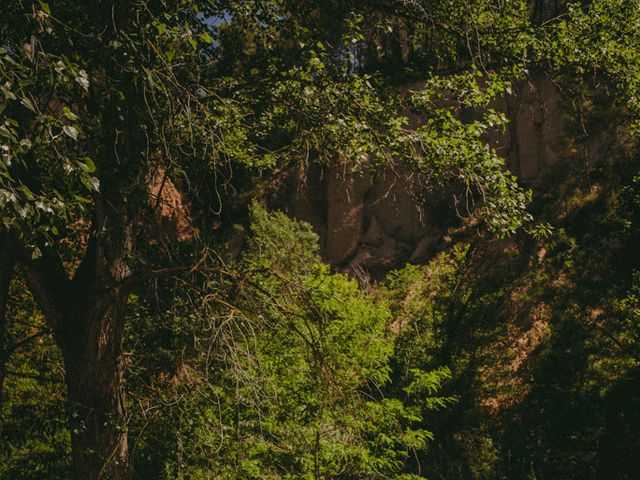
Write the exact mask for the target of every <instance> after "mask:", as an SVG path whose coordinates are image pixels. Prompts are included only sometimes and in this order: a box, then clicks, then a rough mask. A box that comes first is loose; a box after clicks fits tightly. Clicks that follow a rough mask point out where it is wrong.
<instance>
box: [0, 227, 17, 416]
mask: <svg viewBox="0 0 640 480" xmlns="http://www.w3.org/2000/svg"><path fill="white" fill-rule="evenodd" d="M15 263H16V257H15V252H14V248H13V239H12V238H11V236H10V234H9V232H7V231H5V230H1V229H0V405H2V400H3V398H4V379H5V376H6V368H5V367H6V364H7V360H8V358H9V353H10V348H9V340H8V332H7V318H6V315H7V300H8V296H9V286H10V284H11V278H12V277H13V270H14V268H15Z"/></svg>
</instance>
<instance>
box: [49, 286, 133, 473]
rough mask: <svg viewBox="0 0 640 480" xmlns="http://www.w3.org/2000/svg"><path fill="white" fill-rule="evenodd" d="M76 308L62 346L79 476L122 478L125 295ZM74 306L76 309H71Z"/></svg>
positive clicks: (108, 296) (105, 297)
mask: <svg viewBox="0 0 640 480" xmlns="http://www.w3.org/2000/svg"><path fill="white" fill-rule="evenodd" d="M82 303H84V304H85V305H87V308H84V309H83V310H85V311H75V312H73V313H72V315H74V316H79V317H80V318H73V321H71V322H68V323H67V325H75V326H77V330H74V329H70V330H66V329H65V330H66V331H64V332H63V338H62V339H61V342H60V343H61V346H62V350H63V356H64V361H65V369H66V382H67V391H68V397H67V399H68V404H69V409H70V412H69V413H70V418H71V421H70V426H71V447H72V455H73V469H74V477H75V479H76V480H97V479H101V480H119V479H123V478H126V476H127V474H128V471H129V458H128V447H127V428H126V427H127V426H126V405H125V389H124V378H123V362H122V340H123V333H124V308H125V304H126V293H124V292H122V291H120V290H116V291H112V292H109V293H103V294H101V295H99V296H96V297H95V298H92V299H90V301H88V302H86V303H85V302H82ZM72 310H74V309H72Z"/></svg>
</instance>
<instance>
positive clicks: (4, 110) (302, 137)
mask: <svg viewBox="0 0 640 480" xmlns="http://www.w3.org/2000/svg"><path fill="white" fill-rule="evenodd" d="M338 3H339V6H338V5H337V4H336V5H335V6H336V9H335V10H330V11H329V13H323V11H324V7H325V5H324V4H323V3H322V2H321V3H320V4H318V2H314V1H308V2H306V1H305V2H286V1H272V2H257V1H256V2H234V1H229V2H227V1H220V2H218V1H204V0H202V1H198V0H187V1H177V0H176V1H153V0H128V1H123V2H114V3H113V4H110V3H108V2H103V1H97V0H93V1H86V2H75V1H70V0H69V1H65V0H59V1H55V2H53V1H52V2H50V3H46V2H44V1H38V2H35V1H30V0H10V1H7V2H4V3H3V5H2V6H1V7H0V15H1V18H2V19H3V20H2V22H1V23H0V37H1V43H2V50H1V51H0V84H1V85H0V91H1V93H2V99H1V100H0V142H1V145H0V149H1V152H0V154H1V155H2V157H1V162H0V208H1V209H2V221H3V225H2V237H3V240H2V241H3V242H8V243H5V246H4V247H3V264H6V265H3V266H2V278H3V279H4V278H8V277H10V272H11V271H12V265H11V264H12V263H13V262H12V259H13V260H15V261H16V263H17V264H18V265H19V267H20V268H21V269H22V271H23V272H24V277H25V279H26V282H27V284H28V285H29V288H30V290H31V292H32V293H33V295H34V297H35V300H36V302H37V303H38V305H39V307H40V309H41V310H42V312H43V314H44V315H45V317H46V320H47V323H48V325H49V326H50V327H51V329H52V330H53V332H54V336H55V338H56V342H57V344H58V346H59V347H60V349H61V351H62V355H63V358H64V364H65V372H66V383H67V392H68V403H69V407H70V412H71V413H70V424H71V431H72V451H73V464H74V472H75V477H76V478H78V479H94V478H115V479H118V478H123V477H125V476H126V474H127V471H128V469H129V466H128V464H129V461H128V445H127V435H126V430H127V427H126V401H125V389H124V382H123V368H124V367H123V359H122V336H123V332H124V319H125V311H126V305H127V299H128V297H129V294H130V292H131V288H132V286H133V285H134V284H135V283H136V282H137V281H142V279H144V278H146V277H148V276H150V275H151V276H153V275H158V274H160V270H162V269H159V268H154V267H153V266H150V265H148V264H146V261H147V260H149V259H146V260H145V258H144V257H143V256H142V255H141V252H140V250H139V249H137V246H138V245H140V244H141V243H148V242H149V241H150V239H151V238H152V233H151V232H150V231H149V229H148V228H145V226H146V225H148V224H149V218H150V216H151V215H152V211H153V206H154V199H151V200H150V195H149V188H148V183H149V178H152V177H154V175H157V173H158V172H162V174H161V176H162V178H163V180H162V182H161V185H165V184H166V183H167V182H168V181H173V182H175V183H176V184H178V185H180V184H188V183H195V182H196V179H199V180H202V178H206V179H207V180H209V181H210V182H211V184H213V185H214V187H210V190H211V191H213V193H212V194H211V197H212V198H217V197H218V195H217V191H216V189H217V188H219V187H220V186H221V185H224V184H226V183H229V182H230V181H231V180H232V179H231V178H230V175H231V173H230V172H235V171H239V172H242V173H241V174H240V175H241V176H243V178H242V181H240V182H239V183H240V184H243V182H244V184H247V183H248V184H249V185H251V184H252V183H254V182H255V176H256V174H268V172H270V171H276V170H277V168H280V167H282V166H283V165H288V164H291V163H292V162H294V163H300V162H306V161H307V160H315V161H318V162H321V163H324V164H346V165H348V166H349V168H351V169H354V170H357V169H362V168H370V167H372V166H377V165H384V166H385V167H386V168H392V169H400V168H403V169H411V170H413V171H415V172H417V173H418V174H419V175H420V178H421V181H423V182H424V184H425V186H427V187H430V188H436V187H441V186H443V185H450V184H452V183H453V184H454V185H456V186H457V187H459V188H461V190H462V191H467V192H474V191H475V192H476V193H477V194H478V198H480V199H482V202H481V204H482V208H481V211H484V212H485V213H486V215H485V216H484V217H483V218H485V219H486V220H487V223H488V225H489V227H491V228H492V229H494V230H497V231H500V232H503V233H509V232H512V231H514V230H515V229H517V228H519V227H520V226H521V225H522V224H523V223H526V222H527V221H528V220H529V218H530V217H529V216H528V214H527V213H526V210H525V209H526V203H527V200H528V194H527V193H526V192H523V191H522V190H521V189H520V188H519V187H518V186H517V184H516V182H515V180H514V179H513V178H512V177H511V175H510V174H508V173H507V172H505V171H504V170H503V163H502V161H501V160H500V159H499V157H497V155H496V154H495V152H492V151H491V150H490V149H488V148H487V147H486V145H485V143H484V142H483V140H482V135H483V134H484V133H485V132H486V131H487V129H489V128H490V127H491V126H493V125H498V124H501V123H504V119H503V118H502V117H501V116H500V115H498V114H497V113H495V112H492V111H491V110H487V112H486V114H485V115H483V117H482V118H481V119H480V120H476V121H472V122H465V121H463V120H461V117H460V116H458V115H457V113H458V112H459V111H460V109H465V108H469V107H479V106H486V105H488V102H489V100H490V99H491V98H492V97H493V96H494V95H496V94H499V93H501V92H503V91H505V89H507V88H508V80H509V79H510V78H513V77H514V76H517V75H519V73H518V72H520V70H519V69H518V68H513V67H512V66H511V65H509V64H508V62H506V63H505V62H502V63H498V64H495V68H494V67H492V69H491V71H489V70H487V67H486V65H489V64H490V63H492V62H493V60H492V55H494V53H495V52H498V53H499V52H501V51H512V50H513V48H515V47H514V45H515V44H516V42H515V41H514V38H513V37H512V36H509V35H506V36H503V37H504V42H503V43H502V44H501V46H496V45H494V44H493V43H492V42H495V41H496V38H498V36H496V32H495V28H494V27H496V26H498V25H503V24H504V23H505V22H508V21H509V19H510V18H513V19H515V20H514V21H516V20H517V24H518V25H521V24H523V22H525V23H526V15H523V12H525V13H526V9H525V10H522V8H512V7H508V8H507V7H505V8H503V9H502V10H499V11H498V13H496V12H495V11H494V10H493V9H492V8H491V7H490V6H486V5H483V4H482V3H479V5H478V9H477V10H473V11H471V13H470V12H469V11H468V9H466V8H465V5H466V3H465V2H457V3H456V8H455V9H454V11H455V15H454V16H453V17H452V18H451V19H449V20H447V18H448V15H449V14H448V11H449V10H448V7H447V8H445V6H446V5H448V4H449V3H450V2H441V3H440V2H438V3H437V5H435V6H433V7H429V8H432V10H431V11H429V9H425V6H424V5H422V3H420V2H407V3H406V4H405V3H397V2H388V3H387V2H372V3H371V4H369V3H366V4H365V5H362V6H359V2H358V3H357V4H355V3H354V4H350V3H349V4H342V2H338ZM378 3H379V4H378ZM516 3H517V4H518V5H519V6H520V7H522V5H523V3H522V2H519V3H518V2H516ZM389 14H392V16H393V17H394V18H397V22H398V24H399V25H400V24H401V25H403V26H402V27H399V28H408V26H412V25H413V26H415V27H416V32H418V33H416V35H417V37H416V38H418V37H420V38H422V36H425V35H426V34H427V33H429V34H434V33H436V34H437V33H438V32H439V33H441V34H442V36H441V37H438V38H443V41H442V43H438V45H437V48H435V47H434V49H435V50H429V48H428V47H425V46H424V45H425V43H424V39H423V41H422V42H418V43H419V45H417V46H416V51H418V52H420V55H419V57H420V58H425V56H426V57H427V58H428V57H429V55H430V52H431V53H433V52H434V51H435V52H436V53H438V52H440V53H438V55H437V56H438V58H439V59H440V60H441V63H442V64H446V65H450V64H451V63H452V62H454V61H457V62H459V63H460V64H462V65H463V69H462V72H461V73H459V74H455V75H453V76H450V75H447V76H442V75H439V74H438V71H437V69H435V68H434V66H433V65H434V63H437V62H427V64H426V66H424V65H423V67H424V68H426V70H425V72H426V74H427V75H428V76H429V78H430V81H429V82H427V86H426V87H425V88H424V89H419V90H417V91H416V92H414V93H413V94H411V95H408V96H407V95H400V94H399V93H398V92H397V91H395V90H394V89H393V88H391V80H392V79H391V77H389V76H388V75H385V74H384V72H383V71H382V70H378V71H376V70H375V69H372V68H373V65H374V64H375V62H373V61H367V62H368V63H365V64H363V63H362V59H361V58H360V57H359V55H358V51H359V49H361V48H364V47H365V46H366V44H367V42H366V41H365V40H366V39H365V38H364V37H363V32H365V33H367V32H369V33H367V34H371V35H373V33H372V32H374V31H375V32H384V28H386V27H389V25H386V23H385V22H386V19H385V18H382V19H381V15H389ZM425 19H430V20H432V23H431V24H430V25H433V26H430V27H429V28H428V30H429V31H428V32H427V31H425V30H424V29H423V28H422V27H421V25H422V24H423V23H424V20H425ZM469 24H474V25H475V26H476V27H478V28H475V32H477V34H478V35H481V34H482V35H486V38H487V39H488V42H487V43H488V45H489V46H490V48H489V50H487V51H486V52H483V56H482V58H480V57H478V56H477V54H476V53H477V52H476V53H473V52H471V54H470V55H468V56H467V55H465V54H460V53H459V52H460V51H461V50H460V47H461V46H462V45H464V38H463V37H464V34H466V33H468V31H467V30H466V29H467V28H470V27H468V25H469ZM326 27H331V28H328V29H327V28H326ZM367 29H369V30H367ZM392 31H393V28H391V32H392ZM376 35H378V37H376V38H378V40H379V41H381V42H382V43H384V42H385V41H387V40H389V41H390V42H391V40H392V38H391V37H392V35H386V34H384V33H376ZM385 35H386V36H385ZM385 39H386V40H385ZM372 43H373V44H375V43H376V42H372ZM391 43H393V42H391ZM446 46H448V50H447V48H445V47H446ZM518 48H519V47H518ZM462 51H464V50H462ZM492 52H494V53H492ZM434 55H435V54H434ZM383 60H384V59H383ZM384 61H386V60H384ZM485 62H487V63H485ZM480 66H482V67H483V68H484V70H481V69H480V68H479V67H480ZM370 67H371V68H370ZM503 67H504V68H503ZM444 97H447V102H444V103H443V100H444ZM451 100H453V106H452V104H451V103H448V102H450V101H451ZM443 105H444V106H443ZM411 110H413V111H418V112H422V113H425V112H428V114H429V116H430V118H429V119H428V121H427V122H425V123H424V124H423V125H421V126H419V127H418V128H409V126H408V125H409V122H408V118H407V113H408V112H409V111H411ZM238 175H239V174H236V176H238ZM233 180H234V181H236V182H238V181H239V179H238V178H234V179H233ZM203 185H206V182H203V181H200V187H199V188H203V189H204V188H206V187H205V186H203ZM161 189H162V187H161ZM192 193H193V192H192ZM157 197H158V198H159V195H158V196H157ZM156 203H157V199H156ZM214 206H216V207H217V205H214ZM204 233H206V232H204ZM5 239H8V240H5ZM11 252H15V253H11ZM163 261H164V262H170V257H169V256H165V257H164V258H163ZM165 266H166V265H165ZM190 267H191V266H190V265H189V266H184V265H182V266H171V267H170V268H174V271H175V269H178V270H179V269H180V268H184V269H185V270H186V269H188V268H190ZM167 268H169V267H167ZM165 270H166V269H165ZM4 284H6V283H3V285H4ZM0 287H1V286H0ZM2 288H3V287H2ZM1 291H2V290H0V292H1ZM0 300H1V296H0ZM0 327H1V325H0Z"/></svg>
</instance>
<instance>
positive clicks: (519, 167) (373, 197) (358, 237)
mask: <svg viewBox="0 0 640 480" xmlns="http://www.w3.org/2000/svg"><path fill="white" fill-rule="evenodd" d="M561 101H562V98H561V95H560V93H559V90H558V88H557V87H556V85H555V84H554V83H553V82H552V81H551V80H549V79H547V78H544V77H542V76H537V77H536V76H533V77H532V78H530V79H527V80H525V81H522V82H520V84H519V85H516V86H515V88H514V90H513V93H512V94H511V95H509V96H508V97H506V98H501V99H498V100H496V101H495V102H494V104H493V105H492V108H494V109H495V110H498V111H502V112H504V113H505V114H506V115H507V117H508V119H509V123H508V125H507V128H506V129H505V131H495V132H492V133H491V134H490V135H488V136H487V142H488V144H489V145H490V146H491V147H493V148H494V149H495V150H496V152H497V153H498V154H499V155H501V156H502V157H503V158H504V159H505V164H506V167H507V168H508V169H509V170H510V171H511V172H513V173H514V174H515V175H517V176H518V178H519V179H520V182H521V183H522V184H523V185H525V186H527V187H531V188H533V189H534V192H538V193H541V192H544V191H545V189H547V188H550V186H551V185H552V183H550V181H549V180H548V178H549V174H550V173H551V172H552V171H553V170H554V168H556V167H559V168H564V167H563V165H564V164H565V162H567V163H568V162H570V160H571V159H572V158H573V159H575V158H578V157H580V156H582V155H584V152H585V151H588V152H589V156H590V157H589V158H587V159H586V160H585V161H588V162H592V163H595V162H596V161H597V158H600V157H603V156H606V155H607V153H606V150H607V147H605V146H604V145H605V142H604V141H603V139H602V138H600V137H601V135H598V134H595V135H593V134H592V132H590V135H589V142H590V145H588V146H587V148H586V149H582V148H577V147H576V145H577V137H576V133H575V125H576V123H579V122H576V119H575V118H572V117H571V115H570V114H568V113H567V107H566V105H562V104H561ZM413 121H414V122H417V121H418V120H416V119H415V118H414V119H413ZM569 125H572V127H571V128H573V130H571V128H568V126H569ZM572 132H573V133H572ZM610 133H611V132H609V135H608V137H609V138H610V137H611V134H610ZM585 137H586V136H585ZM613 141H614V142H615V141H616V140H615V139H614V140H613ZM610 142H611V140H609V143H610ZM581 161H582V160H581ZM293 177H294V178H292V179H290V183H291V184H290V185H289V186H288V188H287V189H284V190H283V191H281V192H279V194H278V196H279V199H278V201H277V202H276V203H277V205H275V206H276V208H280V209H282V210H285V211H286V212H287V213H289V214H290V215H292V216H294V217H296V218H299V219H301V220H305V221H308V222H310V223H311V224H312V225H313V226H314V227H315V229H316V231H317V232H318V233H319V234H320V238H321V241H322V247H323V248H322V252H323V254H324V256H325V259H326V260H327V261H328V262H330V263H331V264H332V266H334V268H336V269H338V270H344V271H353V270H355V269H365V270H367V271H368V272H370V273H373V274H374V275H375V274H376V273H384V272H386V271H388V270H389V269H391V268H395V267H397V266H399V265H402V264H403V263H405V262H407V261H411V262H419V261H421V260H426V259H428V258H429V257H430V256H432V255H433V254H434V253H435V252H436V251H437V249H438V248H439V246H442V244H443V241H445V239H446V238H447V234H448V231H447V230H448V228H449V227H451V226H452V224H454V223H455V222H456V221H457V220H456V218H457V217H456V214H455V210H454V209H453V205H452V204H453V202H452V198H451V195H445V194H442V195H441V196H440V197H439V198H433V199H432V200H429V201H427V202H426V203H423V204H422V205H423V206H422V207H420V206H419V202H418V201H417V200H416V198H415V195H412V193H411V188H410V187H409V186H408V185H409V183H410V182H408V181H406V180H407V179H403V178H399V177H398V176H396V175H394V174H392V173H390V172H387V173H378V174H376V175H373V174H371V173H364V174H349V173H345V171H344V169H339V168H335V169H333V170H331V169H325V170H324V171H321V172H320V173H318V172H316V174H315V175H311V176H309V177H308V178H305V181H304V182H303V183H301V182H299V181H297V180H296V178H295V175H294V176H293Z"/></svg>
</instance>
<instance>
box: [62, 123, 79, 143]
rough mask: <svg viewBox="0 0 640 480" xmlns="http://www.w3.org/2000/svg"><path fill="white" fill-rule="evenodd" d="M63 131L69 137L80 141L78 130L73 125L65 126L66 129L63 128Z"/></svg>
mask: <svg viewBox="0 0 640 480" xmlns="http://www.w3.org/2000/svg"><path fill="white" fill-rule="evenodd" d="M62 131H63V132H64V133H65V134H66V135H67V136H69V137H71V138H73V139H74V140H76V141H77V140H78V129H77V128H76V127H74V126H73V125H65V126H64V127H62Z"/></svg>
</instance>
